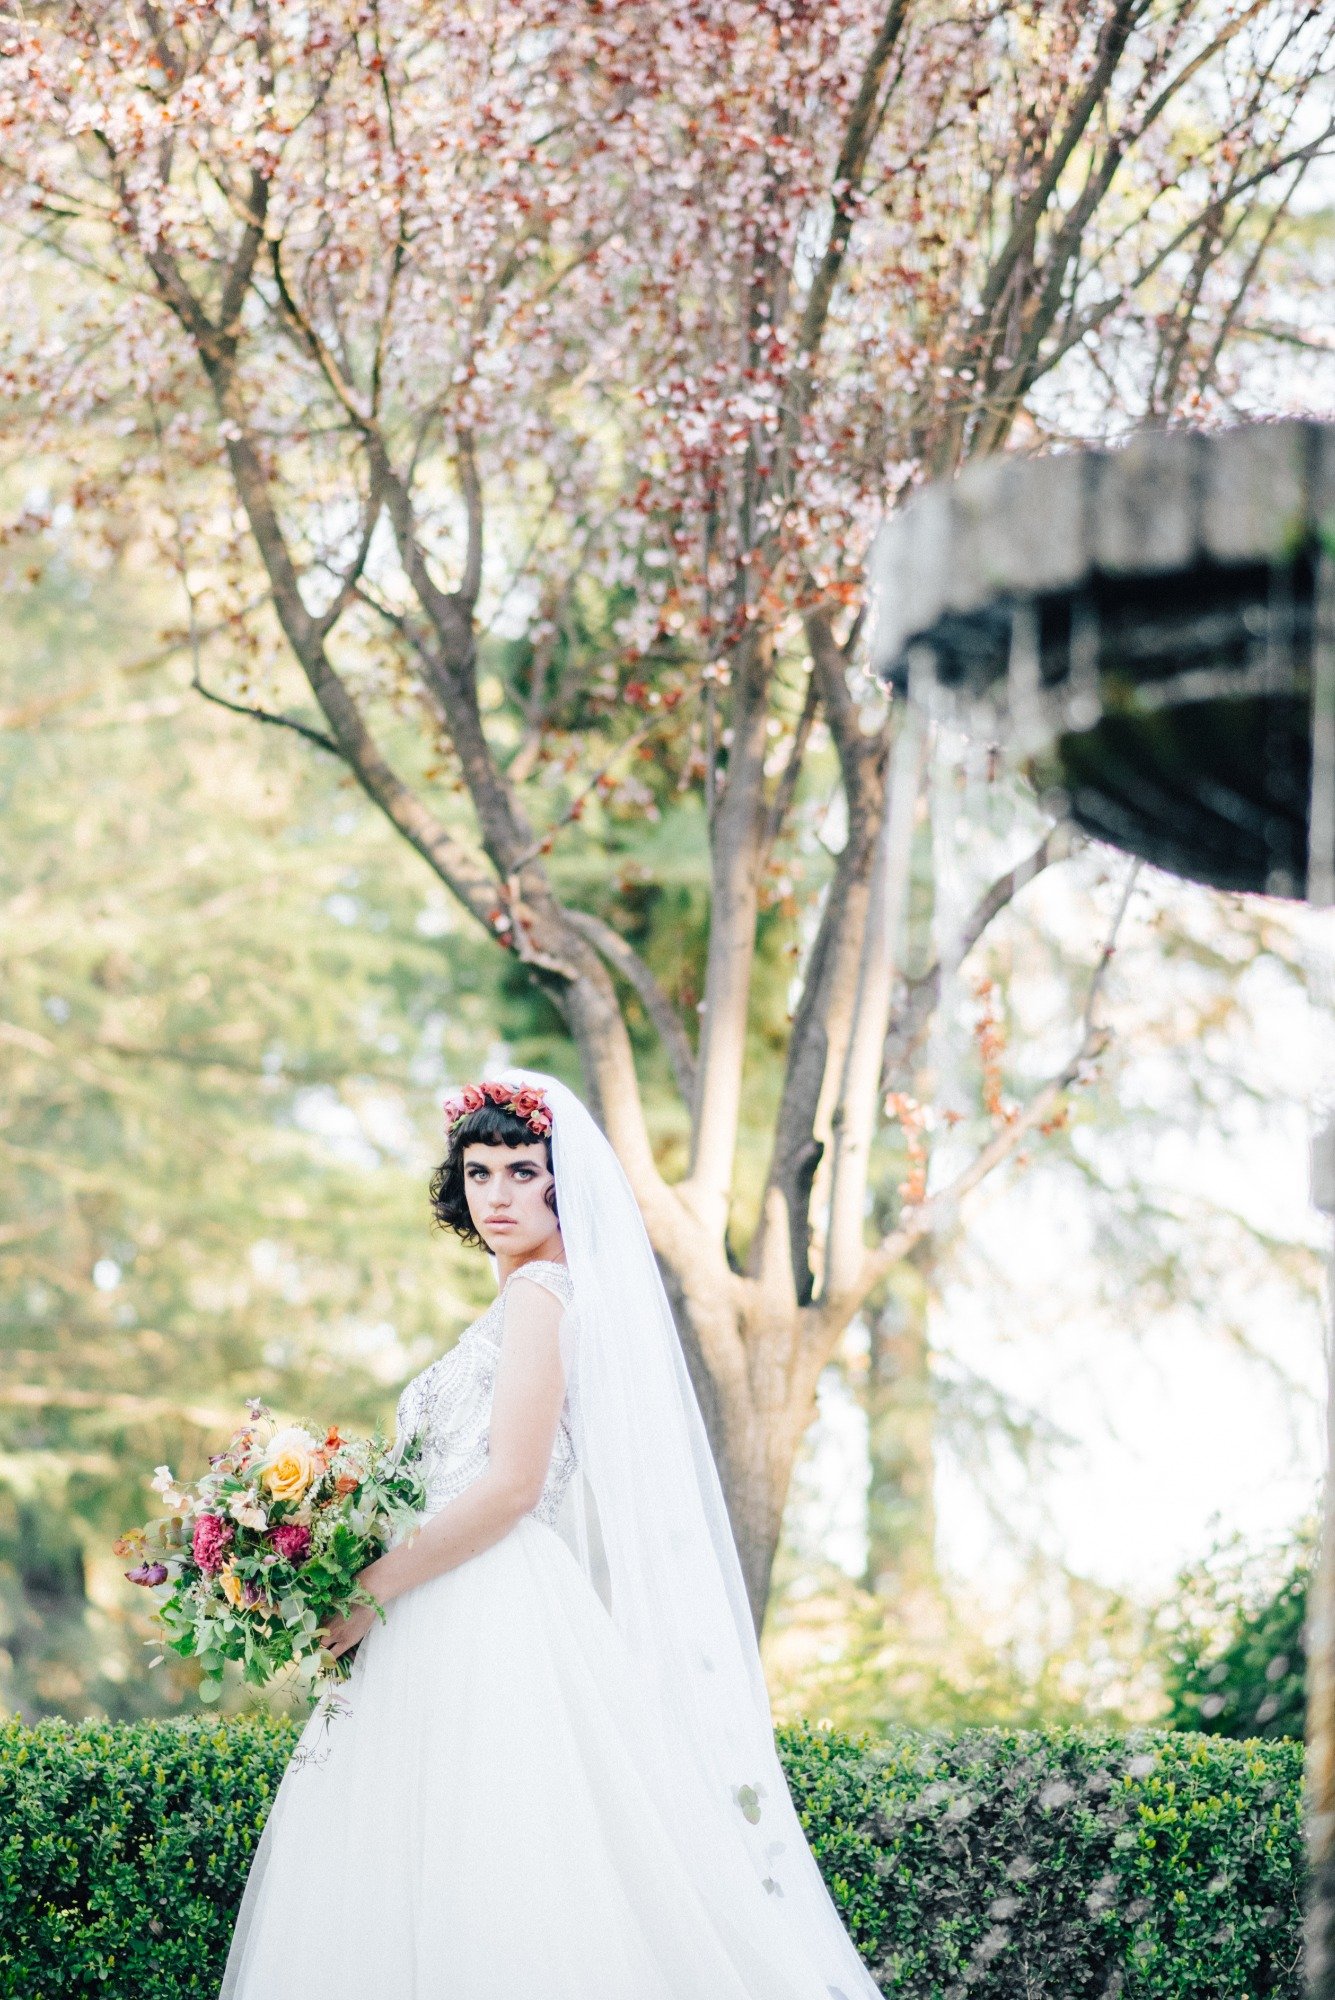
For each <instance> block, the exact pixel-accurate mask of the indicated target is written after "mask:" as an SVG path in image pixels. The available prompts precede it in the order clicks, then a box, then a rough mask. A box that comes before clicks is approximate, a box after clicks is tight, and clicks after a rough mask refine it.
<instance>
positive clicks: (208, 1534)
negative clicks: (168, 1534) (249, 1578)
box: [190, 1514, 233, 1576]
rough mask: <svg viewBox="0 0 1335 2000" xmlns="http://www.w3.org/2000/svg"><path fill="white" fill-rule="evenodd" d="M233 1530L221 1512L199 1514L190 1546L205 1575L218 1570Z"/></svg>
mask: <svg viewBox="0 0 1335 2000" xmlns="http://www.w3.org/2000/svg"><path fill="white" fill-rule="evenodd" d="M232 1534H233V1530H232V1528H231V1526H230V1524H229V1523H228V1522H226V1521H224V1520H223V1518H222V1516H221V1514H201V1515H200V1517H199V1519H198V1520H197V1521H196V1522H195V1532H194V1535H193V1536H192V1538H191V1543H190V1548H191V1553H192V1554H193V1556H194V1558H195V1561H196V1562H197V1563H198V1564H199V1567H200V1568H201V1569H202V1570H203V1572H204V1574H205V1576H212V1575H214V1574H215V1572H216V1571H218V1570H220V1569H221V1568H222V1566H223V1562H224V1560H225V1558H226V1555H227V1551H228V1549H229V1548H230V1547H231V1545H232Z"/></svg>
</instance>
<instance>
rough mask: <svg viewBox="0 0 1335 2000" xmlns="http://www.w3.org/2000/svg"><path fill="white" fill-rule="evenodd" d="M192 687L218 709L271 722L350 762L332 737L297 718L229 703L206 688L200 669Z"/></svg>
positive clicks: (234, 702)
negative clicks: (200, 676) (200, 675)
mask: <svg viewBox="0 0 1335 2000" xmlns="http://www.w3.org/2000/svg"><path fill="white" fill-rule="evenodd" d="M190 685H191V687H192V688H193V689H194V690H195V693H196V694H201V695H203V697H204V699H205V701H211V702H213V703H215V704H216V706H217V707H219V708H225V709H226V710H227V711H228V713H229V714H231V715H247V716H249V717H250V718H251V720H252V721H254V722H271V723H273V724H274V726H275V728H278V729H291V730H292V731H293V732H294V733H295V734H296V735H298V736H302V737H304V738H305V740H306V741H307V743H313V744H314V745H315V747H316V749H317V750H327V751H328V752H329V755H330V756H331V757H337V758H338V759H339V761H340V763H346V762H347V761H348V760H347V758H346V757H345V755H344V753H343V751H342V750H341V749H340V748H339V746H338V744H337V743H335V741H334V739H333V737H332V736H326V735H325V734H324V732H323V731H322V730H319V729H312V728H311V727H310V726H309V724H307V723H305V722H298V721H297V719H296V717H295V716H291V715H278V714H276V713H275V711H274V710H273V709H270V708H252V707H251V706H250V705H249V703H247V702H244V701H229V700H228V698H227V696H226V695H225V694H216V693H215V692H214V690H213V689H212V688H210V687H205V685H204V683H203V681H202V680H201V679H200V678H199V671H198V669H196V670H195V672H194V673H193V674H192V675H191V677H190Z"/></svg>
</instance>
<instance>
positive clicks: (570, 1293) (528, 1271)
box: [510, 1263, 575, 1310]
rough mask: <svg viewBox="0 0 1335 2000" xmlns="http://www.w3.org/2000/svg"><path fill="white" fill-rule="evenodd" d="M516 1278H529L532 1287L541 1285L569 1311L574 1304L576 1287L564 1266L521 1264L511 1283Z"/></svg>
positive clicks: (513, 1274)
mask: <svg viewBox="0 0 1335 2000" xmlns="http://www.w3.org/2000/svg"><path fill="white" fill-rule="evenodd" d="M516 1278H527V1279H528V1282H529V1283H530V1285H541V1286H542V1288H543V1290H544V1291H545V1292H550V1293H551V1295H552V1297H553V1298H555V1299H559V1300H560V1301H561V1304H562V1305H563V1306H565V1307H566V1308H567V1310H569V1308H570V1307H571V1306H572V1305H573V1304H574V1300H575V1287H574V1286H573V1285H572V1284H571V1282H570V1273H569V1271H568V1270H567V1269H566V1267H565V1265H564V1264H546V1263H534V1264H521V1265H520V1266H519V1269H518V1270H517V1271H512V1272H511V1273H510V1283H511V1284H513V1283H514V1281H515V1279H516Z"/></svg>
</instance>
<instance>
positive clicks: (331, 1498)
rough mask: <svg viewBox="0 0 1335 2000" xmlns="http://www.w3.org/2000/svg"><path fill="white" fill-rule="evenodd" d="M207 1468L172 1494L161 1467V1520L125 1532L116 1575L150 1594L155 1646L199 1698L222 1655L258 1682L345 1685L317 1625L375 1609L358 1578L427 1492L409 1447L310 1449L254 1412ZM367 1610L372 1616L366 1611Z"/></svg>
mask: <svg viewBox="0 0 1335 2000" xmlns="http://www.w3.org/2000/svg"><path fill="white" fill-rule="evenodd" d="M249 1409H250V1422H249V1423H248V1424H247V1425H245V1426H244V1427H243V1428H242V1429H241V1430H239V1431H237V1432H236V1434H235V1436H234V1437H233V1438H232V1441H231V1443H230V1444H229V1445H228V1447H227V1449H226V1450H225V1451H223V1452H219V1453H217V1454H215V1456H214V1457H213V1458H212V1459H211V1460H210V1461H209V1470H208V1472H206V1473H205V1475H204V1477H203V1478H202V1479H200V1480H199V1481H197V1482H196V1484H195V1485H194V1486H192V1487H190V1488H186V1489H181V1488H178V1487H177V1485H176V1483H175V1481H174V1480H173V1479H172V1475H171V1470H170V1468H169V1467H168V1466H165V1465H162V1466H159V1467H158V1470H157V1473H156V1474H155V1476H154V1481H153V1485H154V1489H155V1491H157V1492H158V1493H160V1494H161V1496H162V1499H163V1503H164V1506H165V1508H166V1512H165V1513H164V1514H162V1515H161V1516H159V1517H158V1519H156V1520H155V1521H152V1522H150V1523H149V1525H148V1527H147V1528H145V1529H137V1530H135V1531H134V1532H132V1533H131V1534H128V1535H124V1536H122V1537H121V1539H120V1541H119V1542H118V1543H117V1544H116V1547H117V1551H118V1553H120V1554H122V1555H135V1556H137V1557H138V1558H139V1560H138V1562H137V1563H136V1565H135V1567H134V1568H133V1569H131V1570H127V1571H126V1574H127V1576H128V1577H129V1579H130V1581H131V1582H132V1583H138V1584H142V1585H144V1586H145V1587H147V1588H148V1589H151V1590H153V1591H154V1592H155V1595H156V1600H157V1601H156V1612H157V1617H158V1619H159V1622H160V1624H161V1626H162V1631H163V1638H164V1643H165V1644H166V1645H167V1646H169V1647H170V1648H171V1650H172V1651H173V1652H174V1653H179V1654H180V1655H181V1657H182V1658H183V1659H198V1660H199V1661H200V1663H201V1665H202V1666H203V1669H204V1679H203V1681H202V1682H201V1684H200V1690H199V1692H200V1696H201V1698H202V1699H203V1700H204V1701H216V1700H217V1698H218V1696H219V1695H220V1694H221V1693H222V1685H223V1669H224V1666H225V1664H226V1663H227V1662H228V1661H229V1660H230V1661H234V1662H235V1663H236V1664H238V1665H239V1666H240V1668H241V1671H242V1675H243V1677H244V1678H245V1680H247V1681H249V1682H250V1683H251V1684H252V1685H253V1686H255V1687H264V1686H265V1685H266V1684H267V1683H268V1682H269V1681H271V1680H273V1679H274V1678H275V1677H276V1676H277V1675H278V1674H280V1673H282V1672H283V1671H284V1670H285V1669H287V1668H295V1669H296V1670H297V1671H298V1673H300V1674H302V1675H304V1676H305V1677H306V1678H307V1679H308V1680H310V1681H314V1679H315V1678H316V1676H317V1675H323V1677H325V1678H340V1679H341V1678H343V1677H345V1676H346V1673H347V1671H348V1667H347V1664H346V1661H339V1662H338V1663H337V1665H335V1664H334V1663H333V1662H332V1661H330V1660H329V1659H328V1658H327V1656H325V1658H324V1659H323V1660H322V1646H323V1638H322V1634H323V1630H324V1628H325V1627H326V1626H327V1625H328V1623H329V1621H330V1619H331V1618H334V1617H335V1616H337V1615H339V1614H340V1613H343V1612H346V1611H347V1610H348V1609H349V1608H350V1606H352V1605H354V1604H374V1603H375V1600H374V1598H372V1597H371V1596H370V1595H369V1594H368V1593H367V1592H366V1591H365V1590H364V1589H363V1588H362V1587H361V1585H360V1584H359V1583H358V1581H357V1578H358V1573H359V1572H360V1571H361V1570H362V1569H364V1568H365V1567H366V1565H367V1563H369V1562H373V1561H374V1560H375V1558H376V1557H377V1556H378V1555H381V1554H382V1553H383V1552H384V1550H385V1549H386V1548H387V1547H388V1546H389V1544H390V1543H391V1542H392V1541H393V1540H395V1539H396V1538H397V1537H398V1536H399V1535H400V1534H402V1533H406V1532H407V1531H409V1530H410V1529H411V1528H412V1527H413V1526H414V1525H415V1523H416V1521H417V1519H418V1517H419V1515H420V1513H421V1510H422V1507H423V1505H424V1504H425V1491H424V1488H423V1485H422V1480H421V1477H420V1475H419V1473H418V1472H417V1470H416V1457H417V1449H416V1445H415V1443H414V1442H409V1443H408V1444H406V1445H405V1446H404V1447H403V1448H402V1449H398V1450H396V1449H391V1448H390V1447H389V1446H388V1445H387V1444H386V1443H385V1441H384V1439H382V1438H380V1437H373V1438H370V1439H355V1438H345V1437H343V1436H342V1435H341V1433H340V1432H339V1430H338V1429H337V1427H334V1428H332V1429H330V1430H329V1431H328V1432H326V1433H325V1435H324V1437H323V1440H321V1439H320V1438H319V1437H318V1436H317V1435H316V1433H314V1432H313V1431H311V1430H309V1429H306V1428H305V1427H303V1426H301V1425H288V1426H286V1427H282V1428H280V1427H279V1426H277V1425H276V1424H275V1423H274V1422H273V1419H272V1417H271V1416H270V1414H269V1412H268V1411H267V1410H266V1409H265V1407H264V1405H263V1404H262V1403H258V1402H252V1403H251V1404H250V1405H249ZM377 1608H378V1607H377Z"/></svg>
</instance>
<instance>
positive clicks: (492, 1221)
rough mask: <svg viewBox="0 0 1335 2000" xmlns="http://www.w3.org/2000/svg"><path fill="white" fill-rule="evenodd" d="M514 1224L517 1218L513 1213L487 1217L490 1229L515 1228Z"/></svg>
mask: <svg viewBox="0 0 1335 2000" xmlns="http://www.w3.org/2000/svg"><path fill="white" fill-rule="evenodd" d="M514 1226H515V1219H514V1217H513V1216H512V1215H489V1216H488V1217H487V1227H488V1229H513V1228H514Z"/></svg>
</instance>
